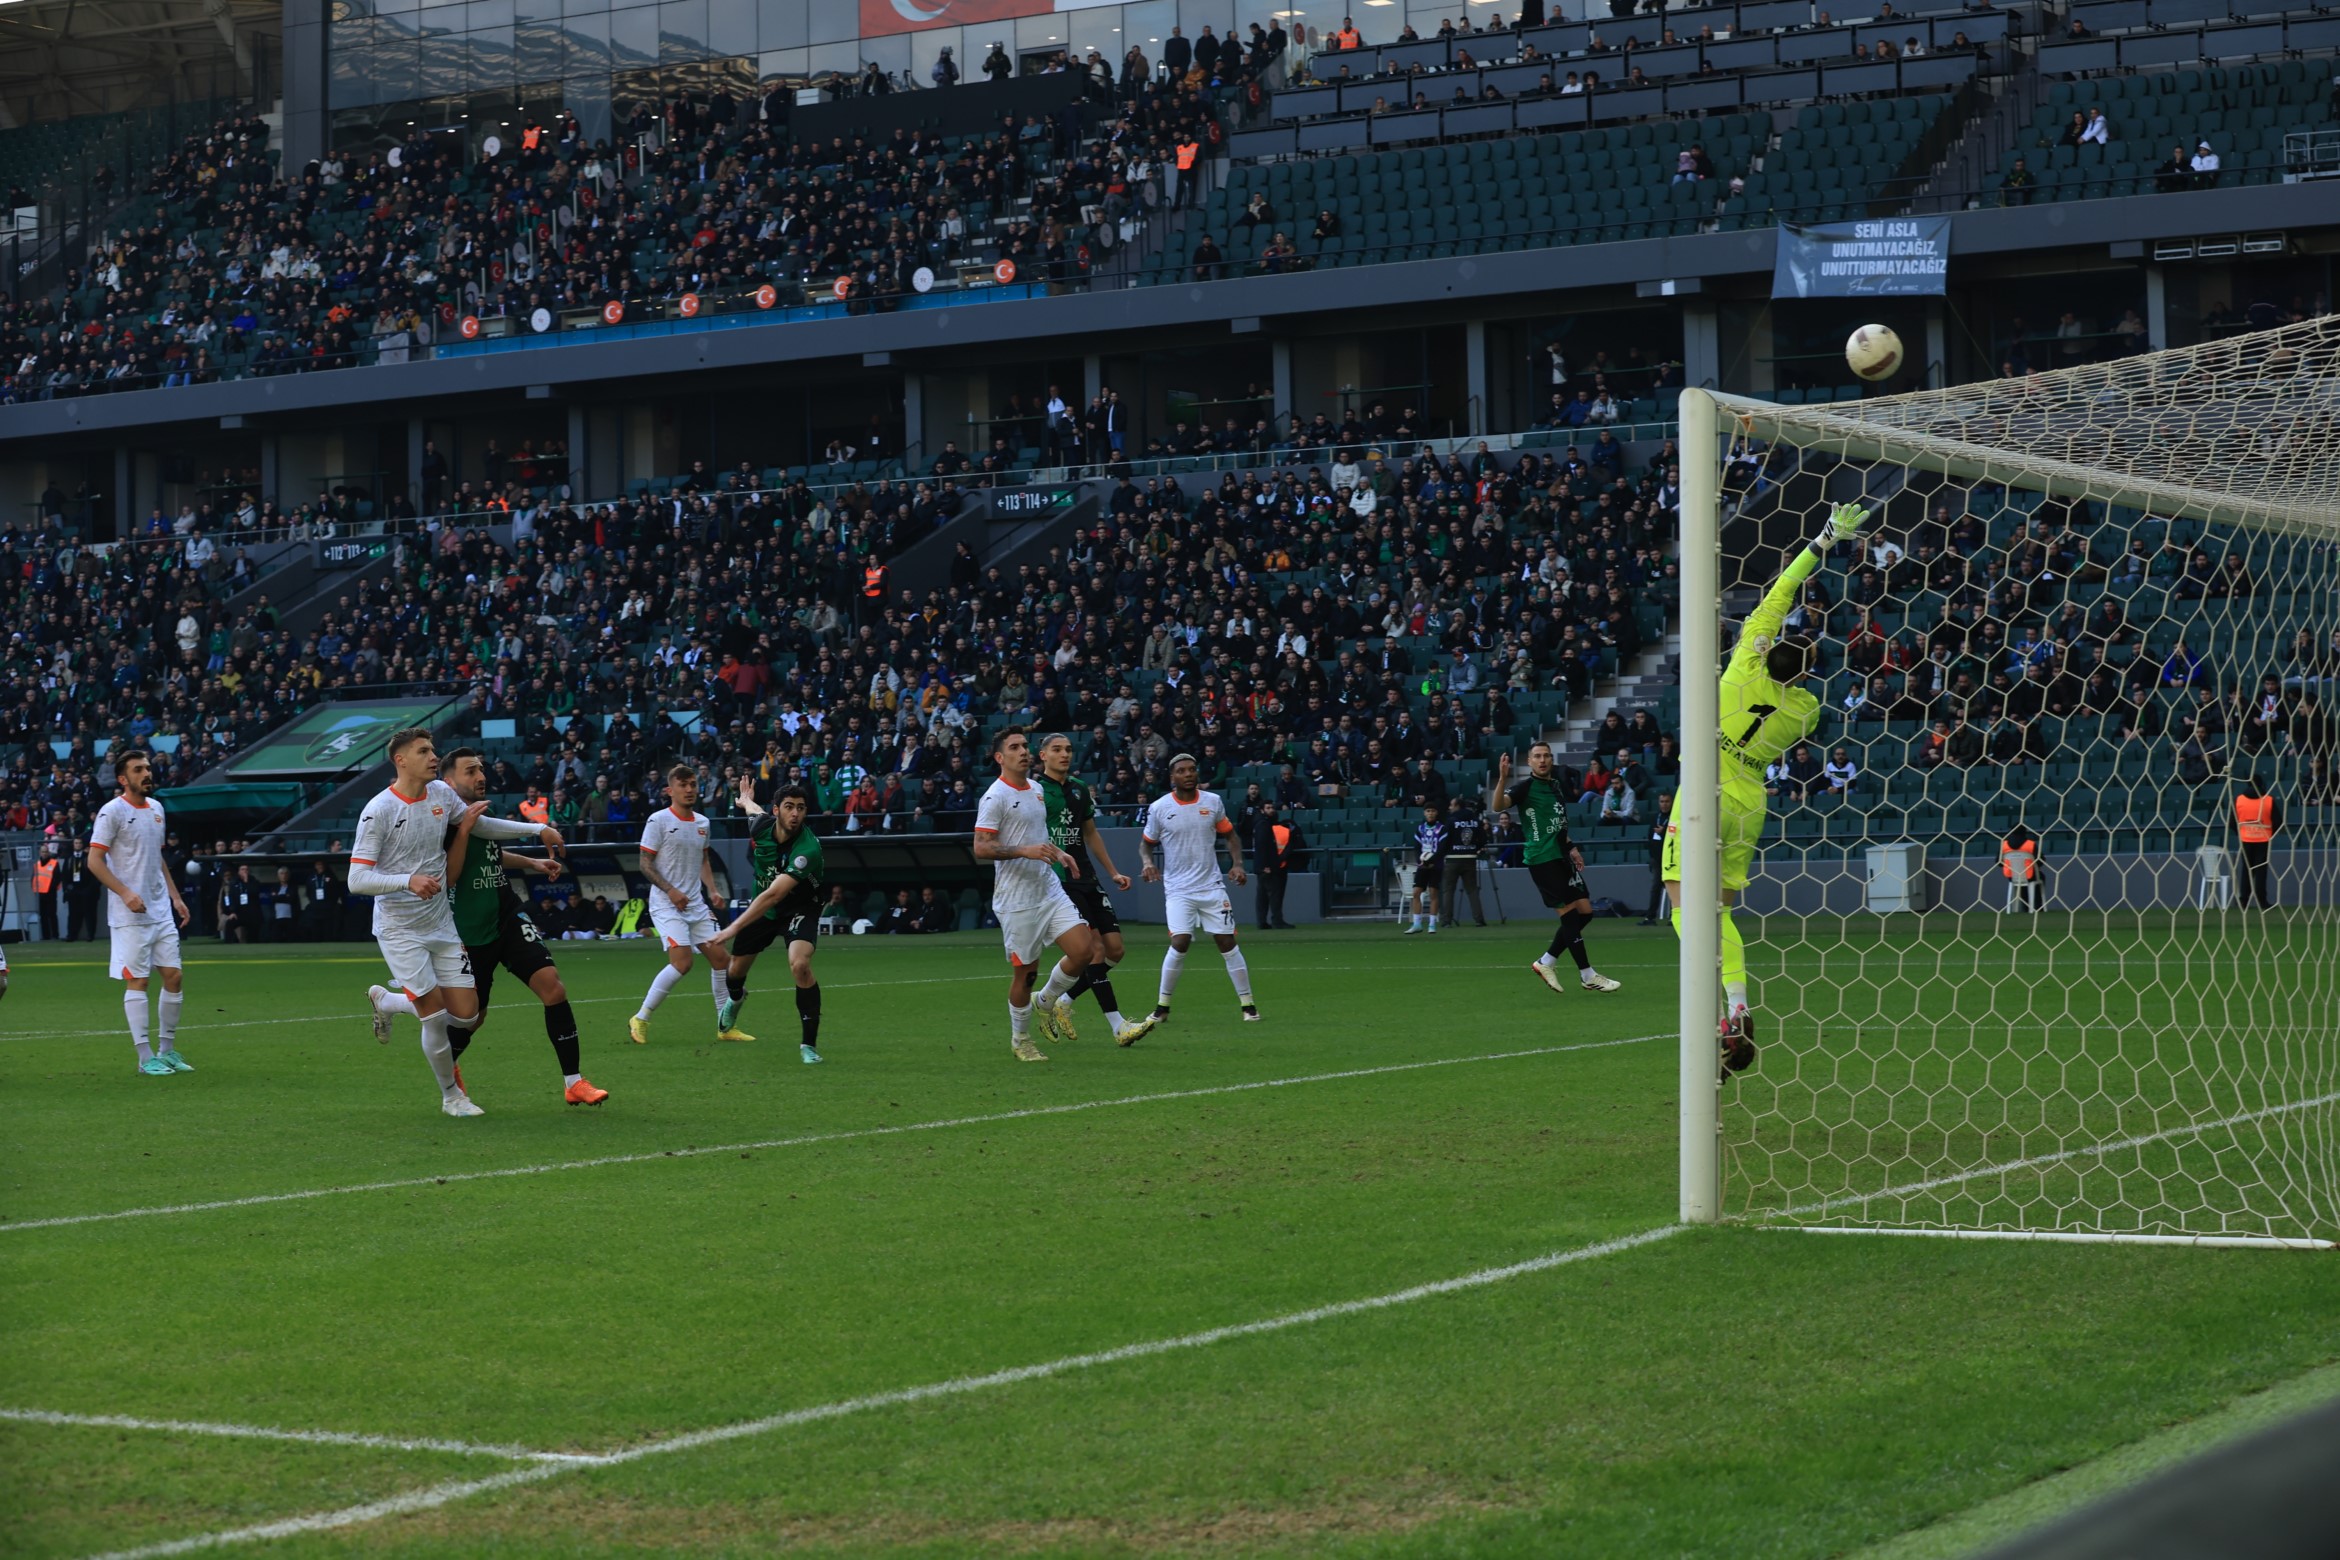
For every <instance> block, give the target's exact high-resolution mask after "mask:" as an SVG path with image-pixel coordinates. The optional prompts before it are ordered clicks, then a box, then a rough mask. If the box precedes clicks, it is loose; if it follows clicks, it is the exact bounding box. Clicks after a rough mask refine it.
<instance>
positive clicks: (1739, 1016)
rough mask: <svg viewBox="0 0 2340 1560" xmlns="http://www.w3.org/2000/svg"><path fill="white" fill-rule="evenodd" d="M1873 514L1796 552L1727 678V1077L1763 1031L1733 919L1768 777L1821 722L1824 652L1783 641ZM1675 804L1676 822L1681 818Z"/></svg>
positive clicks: (1826, 531) (1672, 887) (1678, 848)
mask: <svg viewBox="0 0 2340 1560" xmlns="http://www.w3.org/2000/svg"><path fill="white" fill-rule="evenodd" d="M1868 522H1869V511H1868V510H1866V509H1864V508H1862V507H1861V506H1860V505H1858V504H1838V505H1837V506H1836V507H1835V508H1833V509H1831V510H1830V511H1829V514H1828V522H1827V524H1826V525H1824V526H1822V527H1821V530H1820V534H1819V535H1818V536H1816V537H1814V538H1813V539H1812V540H1811V541H1810V542H1809V543H1808V544H1806V545H1805V546H1803V547H1800V548H1798V549H1797V550H1796V555H1795V556H1794V557H1793V558H1792V559H1790V560H1789V561H1788V566H1787V567H1786V568H1784V569H1782V570H1781V571H1780V575H1779V578H1778V579H1777V580H1775V581H1773V582H1772V586H1771V589H1770V590H1768V591H1766V592H1765V593H1764V596H1763V600H1762V602H1761V604H1759V605H1758V606H1757V607H1756V608H1755V610H1754V611H1753V612H1752V613H1750V614H1748V617H1747V622H1746V625H1745V627H1744V628H1742V629H1741V631H1740V634H1739V642H1738V645H1737V647H1736V648H1734V649H1733V650H1732V651H1731V659H1730V664H1729V665H1727V666H1725V667H1724V668H1723V674H1722V718H1721V723H1720V729H1719V733H1718V734H1719V737H1720V740H1721V744H1722V796H1721V798H1720V805H1719V806H1718V807H1717V809H1716V814H1717V819H1718V823H1719V828H1718V831H1717V832H1718V833H1719V834H1720V835H1721V845H1722V904H1721V905H1720V906H1719V907H1717V908H1718V913H1719V915H1720V916H1721V919H1722V978H1723V1019H1722V1024H1721V1030H1720V1035H1719V1039H1720V1042H1721V1045H1722V1054H1723V1069H1724V1071H1726V1072H1740V1071H1743V1070H1744V1069H1745V1068H1747V1067H1748V1066H1749V1065H1750V1064H1752V1063H1753V1062H1754V1060H1755V1023H1754V1019H1753V1018H1752V1017H1751V1016H1750V1015H1749V1013H1748V1011H1747V945H1746V944H1745V943H1744V942H1743V941H1741V940H1740V937H1739V928H1738V926H1737V925H1736V923H1734V922H1733V920H1732V919H1731V906H1733V905H1734V904H1736V903H1738V899H1739V892H1740V890H1742V889H1744V888H1745V887H1746V886H1747V871H1748V869H1749V868H1750V867H1752V866H1753V865H1754V863H1755V849H1756V847H1757V846H1758V845H1759V844H1761V843H1762V839H1763V818H1764V795H1763V770H1764V766H1765V765H1767V764H1772V763H1776V762H1777V761H1778V760H1779V759H1780V757H1781V756H1782V755H1783V754H1785V753H1787V752H1788V750H1789V749H1791V748H1793V747H1794V746H1795V745H1796V744H1797V743H1799V742H1801V741H1803V740H1804V739H1805V738H1806V737H1808V736H1810V735H1811V734H1812V731H1813V729H1814V728H1815V727H1817V726H1818V725H1819V724H1820V697H1819V695H1818V694H1816V693H1814V692H1812V690H1810V689H1809V688H1806V687H1805V686H1803V684H1804V682H1805V680H1806V679H1807V678H1810V677H1812V676H1813V675H1815V673H1816V671H1817V669H1818V666H1819V659H1820V654H1819V645H1818V644H1817V643H1816V642H1815V641H1814V640H1811V639H1807V638H1803V637H1800V636H1790V637H1787V638H1782V637H1780V629H1781V627H1782V625H1784V624H1785V623H1786V621H1787V615H1788V611H1789V609H1790V608H1792V607H1794V606H1795V604H1796V597H1797V594H1798V592H1799V591H1800V590H1801V589H1802V587H1803V583H1804V581H1806V580H1808V579H1810V578H1811V577H1812V575H1813V573H1814V572H1815V571H1816V570H1817V569H1818V568H1819V567H1820V565H1821V563H1822V562H1823V561H1824V560H1825V559H1826V558H1827V556H1828V551H1829V549H1830V548H1832V547H1834V546H1835V545H1836V544H1837V543H1839V542H1849V541H1851V540H1853V539H1854V538H1856V537H1858V536H1859V535H1860V532H1861V527H1862V526H1864V525H1866V524H1868ZM1681 816H1682V809H1681V807H1680V806H1679V805H1677V806H1676V807H1675V809H1674V818H1675V819H1677V820H1678V819H1680V817H1681ZM1678 829H1679V824H1678V823H1677V822H1669V823H1668V824H1667V825H1666V843H1665V859H1664V864H1663V867H1662V870H1663V872H1664V875H1665V883H1666V897H1667V899H1669V900H1670V901H1672V903H1673V919H1674V932H1675V934H1676V935H1677V936H1679V935H1680V933H1681V930H1682V841H1681V836H1680V834H1679V832H1678Z"/></svg>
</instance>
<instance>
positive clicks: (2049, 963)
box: [1675, 320, 2340, 1244]
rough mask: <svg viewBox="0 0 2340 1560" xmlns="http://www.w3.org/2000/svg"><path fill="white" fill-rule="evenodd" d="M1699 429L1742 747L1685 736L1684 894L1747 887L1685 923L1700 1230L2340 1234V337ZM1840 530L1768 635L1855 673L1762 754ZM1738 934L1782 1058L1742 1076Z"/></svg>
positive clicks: (1691, 1141)
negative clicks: (1770, 688) (1779, 646)
mask: <svg viewBox="0 0 2340 1560" xmlns="http://www.w3.org/2000/svg"><path fill="white" fill-rule="evenodd" d="M1710 418H1711V421H1709V419H1710ZM1684 435H1685V437H1684V444H1685V448H1686V449H1687V450H1688V452H1689V459H1688V461H1687V462H1686V465H1689V464H1697V463H1699V462H1700V461H1701V460H1702V458H1711V459H1712V462H1713V465H1712V467H1711V468H1710V469H1709V468H1702V469H1701V471H1700V472H1699V474H1698V475H1697V476H1696V477H1695V478H1694V477H1693V475H1692V473H1691V472H1689V471H1688V470H1685V482H1684V547H1685V559H1684V583H1685V591H1684V594H1685V600H1686V601H1689V602H1697V601H1701V600H1719V603H1720V612H1719V614H1716V616H1717V617H1718V618H1719V620H1720V628H1719V631H1716V630H1712V629H1708V628H1706V627H1705V626H1704V625H1702V624H1701V623H1700V622H1699V619H1700V618H1701V617H1702V614H1701V613H1700V612H1699V611H1698V610H1697V609H1696V608H1695V607H1692V608H1691V609H1690V610H1689V611H1688V612H1687V613H1686V614H1685V618H1686V631H1685V641H1684V644H1685V648H1684V667H1685V691H1684V703H1685V708H1684V721H1683V726H1684V730H1685V731H1686V732H1695V731H1697V730H1699V729H1701V728H1702V727H1703V728H1704V729H1708V730H1714V731H1715V732H1716V741H1715V742H1714V743H1712V744H1706V745H1704V746H1709V747H1712V748H1714V749H1716V750H1717V754H1718V756H1716V757H1708V756H1707V755H1705V754H1702V753H1700V752H1699V749H1700V748H1701V746H1702V744H1699V743H1698V742H1697V741H1695V739H1693V740H1692V741H1691V742H1690V743H1689V744H1687V748H1686V754H1685V760H1686V762H1685V770H1684V776H1683V787H1682V791H1681V793H1680V796H1679V797H1678V799H1677V807H1676V812H1675V825H1676V828H1677V830H1678V831H1679V840H1680V845H1681V848H1682V866H1681V871H1680V876H1681V880H1682V885H1683V892H1684V902H1685V903H1686V904H1690V905H1696V904H1701V903H1703V904H1705V905H1707V906H1709V907H1710V908H1709V909H1708V911H1707V912H1706V914H1707V915H1708V916H1709V917H1711V916H1712V914H1713V912H1712V909H1711V906H1712V905H1713V904H1714V903H1715V902H1716V894H1717V892H1718V890H1719V889H1720V888H1721V887H1722V886H1723V884H1724V882H1725V881H1727V880H1729V879H1732V878H1733V877H1735V876H1736V875H1737V874H1738V873H1740V872H1742V871H1743V873H1744V877H1745V887H1744V890H1743V892H1741V893H1740V894H1739V896H1738V899H1739V903H1738V908H1737V909H1736V911H1735V912H1733V913H1732V914H1731V915H1730V917H1729V925H1728V926H1725V925H1723V924H1722V923H1721V922H1720V921H1715V922H1713V923H1712V924H1707V925H1701V924H1700V918H1699V917H1697V916H1693V915H1685V916H1684V917H1683V919H1682V928H1683V931H1682V936H1683V951H1684V957H1683V990H1682V1015H1683V1019H1682V1023H1683V1031H1684V1032H1683V1050H1682V1087H1683V1091H1684V1119H1683V1155H1684V1157H1683V1206H1684V1214H1685V1217H1689V1218H1711V1217H1731V1218H1740V1219H1748V1220H1755V1221H1761V1222H1766V1223H1776V1224H1785V1225H1791V1226H1801V1227H1805V1228H1811V1229H1824V1230H1842V1231H1875V1232H1883V1231H1895V1232H1907V1233H1925V1234H1952V1235H1968V1234H1972V1235H1982V1234H1992V1235H2020V1236H2025V1237H2030V1238H2054V1239H2107V1238H2112V1239H2160V1240H2185V1241H2194V1242H2202V1243H2212V1242H2216V1243H2250V1244H2259V1243H2303V1242H2306V1243H2321V1242H2327V1241H2331V1240H2333V1239H2335V1238H2336V1237H2340V796H2336V795H2335V793H2334V788H2333V776H2332V770H2333V765H2334V761H2335V760H2334V743H2335V737H2336V734H2340V718H2336V717H2340V322H2336V321H2333V320H2319V321H2315V322H2311V323H2308V324H2303V325H2299V326H2295V327H2287V328H2284V329H2280V330H2275V331H2268V332H2260V333H2256V334H2251V335H2246V336H2240V337H2236V338H2233V339H2230V340H2225V341H2220V342H2215V343H2211V344H2208V345H2204V346H2200V347H2194V348H2188V349H2184V350H2179V351H2170V352H2161V353H2153V354H2149V355H2144V356H2137V357H2128V358H2124V359H2120V360H2118V361H2113V362H2107V363H2101V364H2091V365H2085V366H2077V367H2072V368H2068V369H2063V370H2059V371H2056V372H2053V373H2046V374H2037V375H2032V376H2029V377H2026V378H2022V379H2016V380H1999V381H1993V382H1989V383H1984V384H1977V385H1971V386H1964V387H1959V388H1956V389H1950V390H1941V391H1927V392H1922V393H1917V394H1910V395H1900V396H1891V397H1883V398H1878V399H1871V400H1864V401H1858V402H1837V403H1833V404H1828V405H1811V406H1784V405H1772V404H1768V403H1764V402H1759V401H1753V400H1742V399H1737V398H1732V397H1727V396H1705V395H1700V394H1697V393H1693V394H1692V395H1690V396H1688V397H1686V398H1685V412H1684ZM1845 503H1857V504H1860V505H1862V506H1864V507H1866V508H1867V509H1869V510H1870V511H1871V514H1872V518H1871V519H1870V520H1869V522H1868V523H1867V526H1866V528H1865V530H1864V531H1863V533H1862V534H1861V536H1860V538H1859V539H1858V541H1857V542H1839V543H1837V544H1836V545H1835V546H1834V547H1832V548H1830V549H1828V551H1827V553H1826V555H1825V557H1824V558H1822V559H1821V561H1820V562H1819V563H1818V566H1817V567H1816V568H1815V569H1814V570H1813V572H1812V573H1811V575H1810V576H1809V578H1808V579H1807V580H1805V581H1804V582H1803V583H1802V584H1800V585H1796V586H1791V587H1790V590H1791V593H1792V596H1793V598H1794V604H1793V606H1792V608H1791V610H1790V611H1789V612H1788V615H1787V617H1786V619H1785V621H1784V622H1783V623H1782V624H1781V626H1780V629H1779V631H1778V633H1777V634H1776V635H1775V636H1769V637H1768V638H1767V639H1766V640H1765V642H1764V643H1758V644H1755V645H1753V646H1751V647H1750V648H1749V655H1750V657H1751V658H1753V659H1755V660H1757V661H1760V660H1761V659H1762V652H1763V650H1764V649H1765V647H1766V644H1768V643H1772V642H1781V641H1789V642H1792V641H1797V640H1808V641H1810V643H1811V646H1812V654H1813V655H1814V657H1815V658H1816V659H1815V660H1814V663H1813V664H1814V667H1815V671H1814V675H1813V676H1812V677H1811V678H1810V679H1808V680H1806V681H1804V682H1803V683H1802V684H1801V686H1802V687H1804V688H1806V689H1808V690H1810V691H1811V692H1812V693H1813V694H1816V695H1817V696H1818V699H1819V703H1820V712H1819V715H1818V718H1817V721H1816V722H1815V724H1814V725H1813V726H1812V729H1811V731H1810V734H1809V737H1808V740H1807V742H1806V743H1805V744H1804V745H1802V746H1801V747H1796V748H1790V749H1788V750H1787V751H1785V752H1784V753H1782V754H1781V755H1780V756H1779V758H1778V760H1777V761H1776V762H1772V763H1765V762H1761V761H1760V760H1763V759H1765V758H1766V757H1767V756H1768V755H1766V754H1765V753H1763V752H1762V751H1761V750H1762V749H1763V748H1765V747H1767V746H1770V745H1772V743H1773V742H1775V741H1777V740H1778V738H1777V737H1776V736H1772V737H1766V738H1757V740H1756V742H1755V751H1753V752H1748V751H1746V750H1745V749H1744V748H1743V747H1742V744H1743V743H1745V742H1746V741H1747V739H1748V738H1749V737H1750V736H1751V735H1753V732H1754V727H1755V725H1756V724H1757V723H1756V722H1754V721H1751V720H1747V719H1746V714H1747V708H1746V705H1745V703H1744V702H1742V703H1741V704H1739V705H1737V706H1735V708H1736V709H1737V711H1738V718H1737V719H1734V721H1733V724H1734V725H1740V726H1741V729H1739V730H1727V729H1719V723H1720V717H1721V706H1722V702H1723V700H1724V699H1725V698H1727V697H1728V695H1723V694H1718V693H1717V692H1716V691H1714V686H1713V685H1714V684H1715V683H1716V681H1717V677H1716V673H1717V671H1719V670H1720V669H1721V668H1723V667H1724V666H1726V665H1727V664H1728V663H1729V660H1730V657H1731V655H1732V653H1733V651H1734V649H1736V648H1738V646H1737V644H1736V641H1737V639H1738V637H1739V636H1740V635H1741V634H1742V633H1743V632H1745V631H1746V629H1747V626H1748V621H1749V618H1750V615H1751V613H1753V611H1754V610H1755V608H1756V606H1757V604H1758V602H1759V601H1760V600H1761V599H1762V598H1763V597H1764V595H1765V594H1766V592H1767V591H1768V590H1769V589H1770V588H1771V587H1772V586H1773V585H1774V584H1775V583H1776V582H1777V581H1779V579H1780V578H1781V575H1782V571H1783V569H1784V568H1785V567H1786V566H1787V565H1788V563H1789V562H1791V561H1792V560H1794V559H1796V558H1797V557H1798V556H1799V555H1803V554H1804V553H1805V549H1806V547H1807V543H1808V542H1809V541H1810V539H1811V538H1813V537H1815V536H1819V535H1821V534H1822V532H1823V531H1824V529H1825V527H1826V525H1827V522H1828V517H1829V514H1830V512H1831V510H1832V508H1834V506H1836V505H1839V504H1845ZM1709 551H1711V554H1712V556H1711V558H1708V557H1707V554H1708V553H1709ZM1757 632H1758V636H1759V637H1762V636H1760V628H1758V631H1757ZM1701 664H1706V665H1707V666H1708V672H1707V676H1706V677H1704V678H1703V679H1702V678H1700V677H1699V676H1698V675H1697V673H1696V671H1695V670H1693V669H1694V668H1696V667H1698V666H1699V665H1701ZM1701 683H1704V684H1705V685H1706V686H1705V687H1704V688H1701V686H1700V685H1701ZM1733 686H1734V687H1736V686H1737V684H1736V683H1734V684H1733ZM1767 697H1769V696H1767ZM1751 813H1752V814H1753V815H1754V816H1756V817H1759V818H1760V830H1761V832H1760V835H1759V838H1758V840H1757V842H1756V843H1755V844H1754V846H1753V848H1752V850H1751V851H1750V850H1748V849H1746V848H1745V847H1744V845H1741V846H1740V847H1739V848H1738V849H1736V850H1734V849H1732V848H1730V846H1731V842H1732V841H1734V840H1738V841H1744V840H1746V838H1747V825H1746V820H1747V819H1748V818H1749V816H1750V814H1751ZM1734 858H1735V859H1734ZM1734 929H1735V931H1736V933H1737V936H1736V937H1735V938H1734V937H1733V935H1732V933H1733V930H1734ZM1734 942H1737V943H1740V944H1743V949H1744V964H1745V974H1744V977H1743V982H1744V990H1745V993H1746V1000H1747V1003H1748V1024H1749V1027H1750V1029H1751V1037H1752V1039H1753V1042H1754V1044H1755V1047H1756V1051H1755V1055H1754V1059H1753V1061H1752V1064H1751V1065H1749V1066H1747V1067H1746V1068H1745V1069H1744V1070H1743V1071H1736V1072H1731V1073H1729V1074H1727V1075H1725V1074H1722V1073H1721V1072H1720V1070H1719V1068H1718V1065H1717V1064H1718V1058H1719V1056H1720V1052H1721V1050H1722V1047H1721V1045H1720V1044H1719V1043H1718V1032H1717V1025H1718V1023H1727V1022H1728V1018H1727V1016H1726V1014H1725V1013H1724V1011H1723V1010H1724V1009H1725V1008H1726V1007H1727V1005H1728V1001H1729V997H1730V996H1731V995H1733V994H1735V988H1734V986H1733V985H1726V984H1725V983H1724V981H1725V978H1726V977H1729V976H1735V975H1737V973H1738V971H1737V969H1736V962H1737V961H1736V958H1735V956H1734V955H1735V950H1734V949H1733V947H1732V944H1733V943H1734Z"/></svg>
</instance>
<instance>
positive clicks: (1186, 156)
mask: <svg viewBox="0 0 2340 1560" xmlns="http://www.w3.org/2000/svg"><path fill="white" fill-rule="evenodd" d="M1201 153H1202V144H1201V143H1200V142H1197V141H1181V142H1179V143H1178V171H1179V172H1180V173H1185V172H1187V171H1189V170H1190V169H1192V168H1193V167H1194V160H1195V158H1196V157H1197V156H1199V155H1201Z"/></svg>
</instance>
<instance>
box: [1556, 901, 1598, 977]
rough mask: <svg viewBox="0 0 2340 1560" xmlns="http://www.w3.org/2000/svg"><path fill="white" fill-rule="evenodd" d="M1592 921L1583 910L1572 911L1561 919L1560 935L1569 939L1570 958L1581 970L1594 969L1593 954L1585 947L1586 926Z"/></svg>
mask: <svg viewBox="0 0 2340 1560" xmlns="http://www.w3.org/2000/svg"><path fill="white" fill-rule="evenodd" d="M1591 919H1592V917H1591V916H1589V915H1586V914H1585V913H1584V912H1583V911H1581V910H1571V911H1569V912H1568V913H1567V914H1566V915H1564V916H1562V917H1561V918H1560V935H1561V936H1562V937H1564V938H1566V939H1567V944H1566V946H1567V949H1568V956H1569V957H1570V958H1572V959H1574V960H1575V961H1576V967H1577V968H1578V969H1580V970H1589V969H1591V968H1592V954H1591V953H1590V952H1588V951H1587V950H1586V948H1585V946H1584V926H1585V923H1586V922H1587V921H1590V920H1591Z"/></svg>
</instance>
